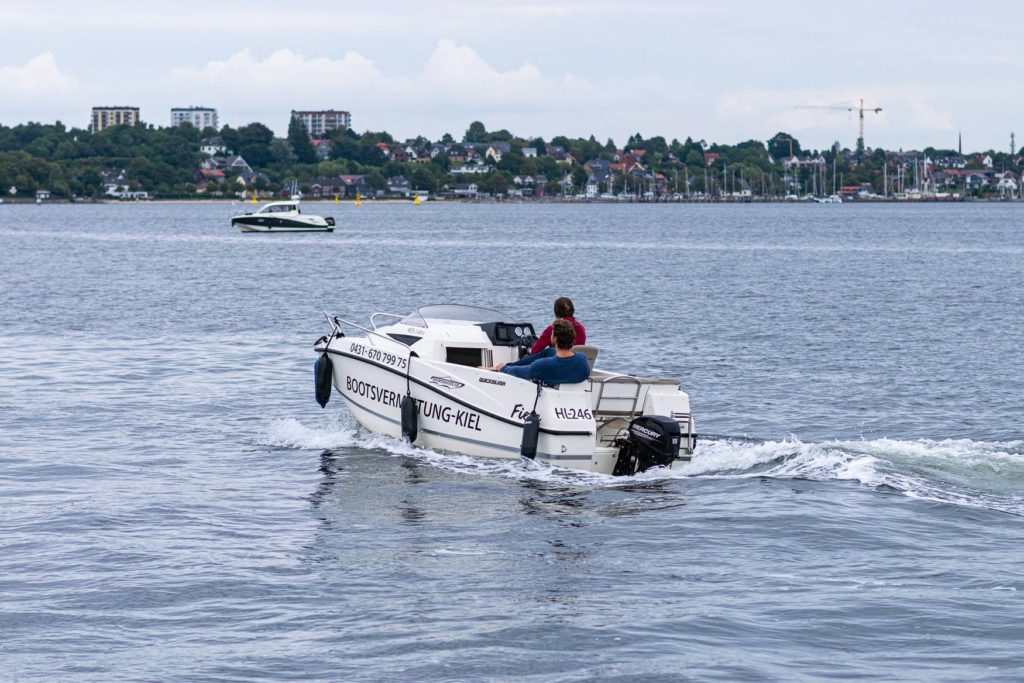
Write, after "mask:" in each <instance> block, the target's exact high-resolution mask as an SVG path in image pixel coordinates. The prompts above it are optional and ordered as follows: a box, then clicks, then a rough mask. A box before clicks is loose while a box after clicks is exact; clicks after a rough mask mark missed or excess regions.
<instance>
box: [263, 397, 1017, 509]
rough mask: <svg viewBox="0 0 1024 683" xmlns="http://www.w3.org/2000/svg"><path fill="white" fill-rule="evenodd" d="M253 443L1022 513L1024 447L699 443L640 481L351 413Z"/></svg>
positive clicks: (524, 472) (503, 470)
mask: <svg viewBox="0 0 1024 683" xmlns="http://www.w3.org/2000/svg"><path fill="white" fill-rule="evenodd" d="M254 441H255V443H256V444H259V445H263V446H270V447H274V448H281V449H292V448H297V449H332V450H337V449H343V448H355V449H364V450H374V451H378V452H381V451H383V452H386V453H389V454H391V455H395V456H404V457H411V458H415V459H417V460H419V461H422V462H424V463H426V464H429V465H431V466H433V467H437V468H439V469H444V470H448V471H452V472H458V473H466V474H475V475H484V476H502V477H509V476H511V477H514V478H517V479H529V480H538V481H547V482H554V483H559V484H565V485H572V486H581V487H594V488H597V487H608V486H620V485H623V484H627V485H629V484H635V483H636V482H637V481H651V480H665V479H691V478H702V479H713V478H718V479H729V478H750V477H770V478H776V479H804V480H813V481H830V480H837V481H856V482H859V483H860V484H862V485H864V486H868V487H872V488H874V489H877V490H879V491H885V492H890V493H901V494H903V495H906V496H909V497H912V498H919V499H923V500H931V501H936V502H941V503H948V504H953V505H963V506H967V507H975V508H983V509H989V510H996V511H999V512H1006V513H1010V514H1016V515H1024V496H1022V495H1021V494H1020V492H1021V491H1022V490H1024V441H974V440H971V439H946V440H930V439H918V440H899V439H861V440H849V441H840V440H837V441H827V442H822V443H804V442H802V441H800V440H798V439H786V440H783V441H758V440H752V439H740V438H729V437H726V438H718V439H709V440H704V441H702V442H700V443H699V444H698V446H697V451H696V453H695V454H694V457H693V461H692V462H690V463H687V464H685V465H683V466H682V467H679V468H677V469H674V470H672V471H671V472H666V471H665V470H659V469H655V470H649V471H647V472H644V473H642V474H637V475H635V476H633V477H612V476H610V475H604V474H597V473H590V472H582V471H578V470H569V469H563V468H558V467H549V466H547V465H541V464H538V463H533V462H530V461H526V460H521V459H520V460H499V459H494V460H491V459H488V458H474V457H470V456H463V455H457V454H451V453H440V452H437V451H432V450H429V449H423V448H418V447H415V446H411V445H409V444H408V443H406V442H405V441H403V440H401V439H394V438H391V437H387V436H382V435H379V434H372V433H369V432H367V431H365V430H363V429H361V428H359V427H358V426H356V425H355V424H354V422H348V421H346V420H345V418H344V417H338V418H337V419H336V420H335V421H334V422H330V423H328V424H326V425H325V426H320V427H310V426H307V425H304V424H303V423H301V422H299V421H298V420H296V419H294V418H288V419H283V420H277V421H275V422H274V423H272V424H271V425H270V426H269V427H268V428H267V429H266V430H265V431H264V432H263V433H262V434H261V435H260V436H259V437H258V438H257V439H255V440H254Z"/></svg>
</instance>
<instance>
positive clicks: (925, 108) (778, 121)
mask: <svg viewBox="0 0 1024 683" xmlns="http://www.w3.org/2000/svg"><path fill="white" fill-rule="evenodd" d="M861 97H863V98H864V106H865V108H872V109H873V108H874V107H879V106H880V107H882V111H880V112H874V111H871V112H867V111H865V114H864V116H865V118H864V131H865V132H864V137H865V139H866V140H867V143H868V145H869V146H873V145H893V146H901V145H904V144H908V145H910V144H913V142H910V141H911V140H913V139H914V138H920V137H921V132H922V131H943V132H948V131H952V130H954V129H955V127H954V125H953V117H952V115H951V114H950V113H948V112H946V111H942V110H940V109H939V108H937V107H936V106H935V105H934V104H933V102H936V101H942V100H943V99H944V98H943V97H941V96H940V95H938V94H936V93H934V92H931V91H928V90H924V89H916V88H911V87H905V88H904V87H895V86H891V85H890V86H885V87H881V88H879V87H866V86H865V87H861V86H856V85H850V86H842V87H830V88H827V89H821V90H810V89H777V90H772V89H749V90H741V91H736V92H730V93H725V94H723V95H721V96H719V97H718V98H717V100H716V104H715V111H716V113H717V114H718V116H719V118H720V119H721V122H722V128H723V130H736V129H737V128H742V129H746V130H749V131H750V135H752V136H755V135H756V136H760V137H765V136H770V135H773V134H774V133H775V132H777V131H780V130H781V131H786V132H789V133H794V134H798V135H799V134H802V135H803V136H804V137H806V138H807V140H806V145H805V146H812V147H823V146H828V145H829V144H831V141H832V140H837V139H838V140H840V141H841V142H842V143H843V144H844V145H849V146H851V147H852V146H853V145H854V144H855V142H856V138H857V134H858V129H859V115H858V112H857V111H856V109H857V106H858V105H859V103H860V99H861ZM851 109H852V111H851ZM716 135H717V133H716ZM722 139H723V140H728V139H732V138H729V137H727V136H723V137H722ZM929 139H930V138H929Z"/></svg>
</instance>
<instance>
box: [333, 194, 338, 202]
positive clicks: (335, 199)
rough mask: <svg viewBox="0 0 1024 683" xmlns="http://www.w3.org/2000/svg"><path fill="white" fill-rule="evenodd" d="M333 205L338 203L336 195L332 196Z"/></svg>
mask: <svg viewBox="0 0 1024 683" xmlns="http://www.w3.org/2000/svg"><path fill="white" fill-rule="evenodd" d="M334 203H335V204H337V203H338V195H334Z"/></svg>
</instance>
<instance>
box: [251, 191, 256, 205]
mask: <svg viewBox="0 0 1024 683" xmlns="http://www.w3.org/2000/svg"><path fill="white" fill-rule="evenodd" d="M252 203H253V204H255V203H256V192H255V191H253V193H252Z"/></svg>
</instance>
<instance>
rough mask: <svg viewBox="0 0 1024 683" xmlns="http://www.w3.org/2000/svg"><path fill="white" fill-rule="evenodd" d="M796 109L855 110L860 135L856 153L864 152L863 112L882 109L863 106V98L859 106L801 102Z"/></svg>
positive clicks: (876, 111)
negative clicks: (858, 116) (858, 119)
mask: <svg viewBox="0 0 1024 683" xmlns="http://www.w3.org/2000/svg"><path fill="white" fill-rule="evenodd" d="M796 108H797V109H833V110H837V111H855V112H857V113H858V114H859V115H860V137H858V138H857V153H858V154H863V153H864V112H866V111H870V112H873V113H875V114H877V113H878V112H880V111H882V108H881V107H867V108H866V109H865V107H864V100H861V101H860V106H859V107H858V106H856V105H847V104H821V105H818V104H802V105H799V106H797V107H796Z"/></svg>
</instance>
